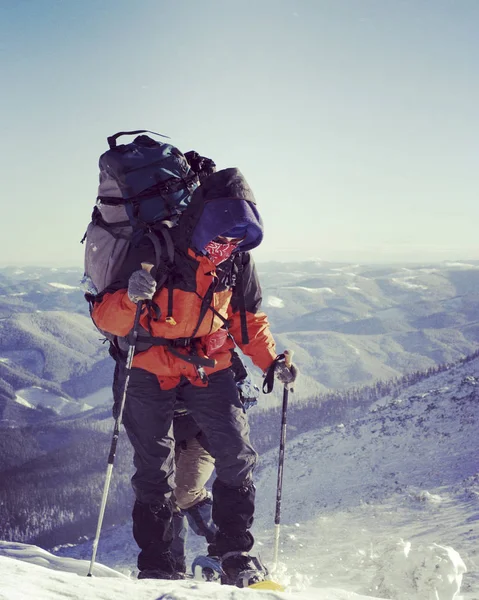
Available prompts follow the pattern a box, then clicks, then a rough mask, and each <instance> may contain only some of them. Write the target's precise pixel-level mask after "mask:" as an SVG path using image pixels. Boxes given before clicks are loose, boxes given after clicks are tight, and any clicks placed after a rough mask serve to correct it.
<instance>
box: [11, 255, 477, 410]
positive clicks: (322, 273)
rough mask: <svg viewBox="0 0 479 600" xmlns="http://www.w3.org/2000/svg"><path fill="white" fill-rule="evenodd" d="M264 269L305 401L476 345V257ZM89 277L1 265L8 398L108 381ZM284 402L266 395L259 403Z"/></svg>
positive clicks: (92, 387) (81, 390) (267, 303)
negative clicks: (83, 282)
mask: <svg viewBox="0 0 479 600" xmlns="http://www.w3.org/2000/svg"><path fill="white" fill-rule="evenodd" d="M258 270H259V273H260V279H261V283H262V287H263V308H264V310H265V311H266V312H267V314H268V316H269V318H270V321H271V325H272V330H273V333H274V334H275V337H276V339H277V343H278V344H277V345H278V350H283V349H284V348H289V349H291V350H293V351H294V352H295V357H294V360H295V362H296V363H297V364H298V365H299V367H300V370H301V373H302V377H301V378H300V379H299V381H298V384H297V386H296V387H297V390H296V395H295V398H296V399H297V400H299V399H300V398H301V397H307V396H311V395H312V394H315V393H319V392H324V391H327V390H334V389H343V388H348V387H351V386H361V385H369V384H371V383H373V382H374V381H375V380H378V379H381V380H387V379H390V378H392V377H397V376H400V375H402V374H404V373H407V372H412V371H416V370H418V371H420V370H426V369H427V368H429V367H432V366H434V365H437V364H440V363H450V362H454V361H455V360H457V359H458V358H460V357H461V356H465V355H467V354H470V353H472V352H474V351H475V350H476V349H477V348H478V347H479V261H470V262H444V263H440V264H431V265H428V264H425V265H402V266H398V265H389V266H388V265H385V266H377V265H376V266H371V265H369V266H368V265H354V264H340V263H328V262H314V261H310V262H301V263H262V264H259V265H258ZM81 275H82V273H81V271H80V270H74V269H49V268H38V267H24V268H14V267H8V268H2V269H0V399H3V400H2V401H3V402H5V401H6V399H12V398H14V397H15V392H16V391H17V390H20V389H25V388H27V387H29V386H38V387H41V388H44V389H47V390H50V391H51V392H52V393H56V394H58V395H59V397H60V398H63V399H66V400H69V401H75V400H76V401H78V400H81V399H82V398H84V397H85V396H87V395H89V394H92V393H95V392H98V390H101V389H103V388H106V387H108V386H109V385H110V383H111V375H112V363H111V360H110V359H109V357H108V356H107V348H106V346H105V345H102V344H101V342H100V341H99V340H100V339H101V337H102V336H101V334H99V332H97V331H96V329H95V328H94V326H93V324H92V323H91V320H90V318H89V314H88V307H87V304H86V302H85V300H84V299H83V292H82V291H81V289H80V288H79V282H80V279H81ZM257 381H258V382H260V377H259V375H258V377H257ZM277 401H278V396H275V397H273V399H271V398H267V397H265V398H263V399H262V404H263V406H264V407H268V406H271V405H272V404H274V403H276V402H277ZM59 404H61V402H59ZM54 410H55V408H54ZM0 418H1V416H0Z"/></svg>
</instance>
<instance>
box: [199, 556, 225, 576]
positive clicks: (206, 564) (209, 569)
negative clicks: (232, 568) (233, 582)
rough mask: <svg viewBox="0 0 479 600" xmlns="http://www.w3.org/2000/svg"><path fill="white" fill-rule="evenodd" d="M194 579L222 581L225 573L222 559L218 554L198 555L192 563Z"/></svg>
mask: <svg viewBox="0 0 479 600" xmlns="http://www.w3.org/2000/svg"><path fill="white" fill-rule="evenodd" d="M191 571H192V573H193V578H194V579H202V580H203V581H218V582H220V580H221V577H222V575H223V569H222V568H221V561H220V559H219V558H217V557H216V556H201V555H200V556H197V557H196V558H195V560H194V561H193V564H192V565H191Z"/></svg>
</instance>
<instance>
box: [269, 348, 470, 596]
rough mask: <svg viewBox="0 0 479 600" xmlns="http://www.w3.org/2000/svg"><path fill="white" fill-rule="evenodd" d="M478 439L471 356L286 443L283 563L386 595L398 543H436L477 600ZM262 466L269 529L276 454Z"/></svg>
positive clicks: (421, 547)
mask: <svg viewBox="0 0 479 600" xmlns="http://www.w3.org/2000/svg"><path fill="white" fill-rule="evenodd" d="M318 425H319V424H318ZM478 437H479V359H475V360H473V361H471V362H468V363H466V364H460V365H457V366H455V367H453V368H451V369H450V370H448V371H446V372H443V373H439V374H437V375H435V376H433V377H431V378H429V379H426V380H424V381H422V382H420V383H418V384H416V385H415V386H412V387H410V388H408V389H407V390H406V391H405V392H403V393H402V394H401V395H400V396H399V397H398V398H395V399H391V398H390V399H388V400H386V401H383V402H381V403H380V404H376V405H374V406H372V407H371V410H370V411H369V413H368V414H367V415H366V416H363V417H362V418H359V419H357V420H355V421H351V422H347V423H344V424H342V425H339V426H335V427H328V428H324V429H318V430H317V431H314V432H310V433H307V434H304V435H302V436H299V437H297V438H295V439H294V440H292V441H290V442H289V443H288V447H287V454H286V465H285V479H284V488H283V503H282V520H283V524H284V526H283V533H284V535H283V548H282V549H283V559H284V562H285V563H286V564H287V565H288V566H289V567H290V568H292V569H293V570H294V569H303V571H305V573H306V575H308V576H312V577H314V580H315V581H316V582H317V583H321V584H325V583H327V581H329V579H330V578H332V579H333V580H335V581H338V580H339V581H340V582H341V585H342V587H343V586H346V585H348V588H349V589H354V590H355V591H361V590H365V589H366V590H368V591H370V592H372V591H374V590H375V589H376V586H379V588H380V591H382V593H383V594H386V596H385V597H388V596H387V594H388V590H389V589H390V587H391V586H392V585H393V584H392V583H391V582H389V583H388V582H387V577H386V580H384V579H381V577H382V575H381V573H384V568H385V564H386V563H388V564H390V558H391V556H396V557H397V556H399V555H401V553H402V552H403V548H404V546H403V545H402V542H401V540H402V539H404V540H409V541H411V542H412V547H413V549H415V548H416V549H419V550H418V551H419V552H422V551H423V550H424V549H425V548H427V547H428V546H430V545H431V544H432V543H437V544H440V545H444V546H452V547H453V548H454V549H455V550H456V551H458V552H459V553H460V555H461V557H462V559H463V560H464V561H465V563H466V566H467V568H468V571H469V573H468V574H467V575H466V576H465V584H464V590H465V595H464V597H465V598H477V597H478V596H477V594H478V593H479V565H478V559H477V535H478V533H479V531H478V530H477V527H476V523H477V511H478V508H479V459H478V442H477V440H478ZM262 465H263V468H262V470H261V473H260V476H259V478H258V495H259V496H260V497H261V496H262V501H261V502H260V505H259V511H258V519H257V521H258V522H259V523H261V526H262V527H266V525H267V524H268V523H271V522H272V519H273V510H274V506H275V499H274V488H275V481H276V472H277V471H276V470H277V456H276V453H274V452H270V453H268V454H267V455H265V456H264V457H263V460H262ZM397 544H399V545H397ZM318 546H320V547H321V551H318ZM313 547H314V551H312V550H311V548H313ZM306 565H308V567H305V566H306ZM386 571H387V569H386ZM347 582H349V584H347ZM466 592H468V593H471V594H472V595H468V594H467V593H466ZM394 597H400V596H394ZM401 597H402V596H401ZM432 597H433V596H432Z"/></svg>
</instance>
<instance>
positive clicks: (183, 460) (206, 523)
mask: <svg viewBox="0 0 479 600" xmlns="http://www.w3.org/2000/svg"><path fill="white" fill-rule="evenodd" d="M110 354H111V356H112V357H113V358H114V360H115V373H114V377H113V388H112V389H113V399H114V404H113V416H114V417H115V419H116V418H117V417H118V414H119V410H120V403H121V399H122V393H123V387H124V384H125V375H126V373H125V366H126V363H125V356H124V355H123V354H122V353H121V352H120V351H119V349H118V347H117V345H116V344H111V349H110ZM232 369H233V373H234V377H235V382H236V386H237V389H238V394H239V397H240V400H241V403H242V405H243V407H244V409H245V410H248V409H249V408H250V407H251V406H254V405H255V404H257V402H258V397H259V388H258V387H257V386H256V385H254V383H253V382H252V380H251V375H250V373H249V371H248V369H247V368H246V367H245V365H244V363H243V361H242V360H241V358H240V357H239V355H238V354H237V353H236V352H234V353H233V356H232ZM173 437H174V439H175V490H174V494H173V497H172V500H173V522H172V527H173V532H172V543H171V549H170V550H171V555H172V559H173V564H174V569H175V574H176V577H178V578H182V577H184V576H185V575H186V570H187V568H186V540H187V536H188V525H189V527H191V529H192V530H193V531H194V533H196V535H198V536H202V537H204V538H205V539H206V541H207V542H209V543H211V542H213V540H214V536H215V534H216V531H217V528H216V525H215V524H214V522H213V518H212V514H211V513H212V504H213V499H212V495H211V492H209V491H208V490H207V489H206V487H205V486H206V484H207V483H208V481H209V479H210V477H211V475H212V474H213V471H214V468H215V460H214V458H213V457H212V456H211V453H210V451H209V445H208V440H207V439H206V436H205V435H204V433H203V432H202V431H201V430H200V428H199V427H198V425H197V423H196V422H195V420H194V419H193V417H192V416H191V414H190V413H189V412H188V410H187V409H186V408H185V406H184V404H183V403H182V402H181V399H179V400H178V398H177V401H176V404H175V411H174V417H173Z"/></svg>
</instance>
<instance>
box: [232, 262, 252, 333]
mask: <svg viewBox="0 0 479 600" xmlns="http://www.w3.org/2000/svg"><path fill="white" fill-rule="evenodd" d="M236 262H237V265H236V266H237V267H238V273H237V275H236V286H235V288H236V289H237V290H239V294H238V303H239V311H240V322H241V342H242V343H243V344H249V334H248V321H247V320H246V304H245V296H244V278H243V261H242V260H241V255H239V260H237V261H236Z"/></svg>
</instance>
